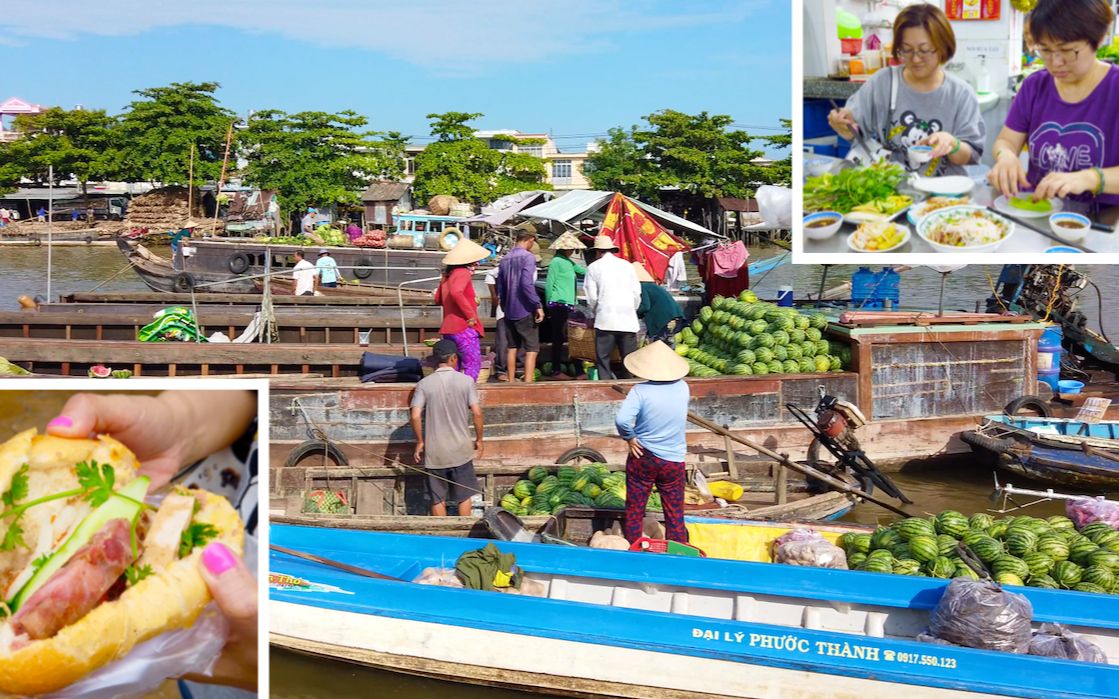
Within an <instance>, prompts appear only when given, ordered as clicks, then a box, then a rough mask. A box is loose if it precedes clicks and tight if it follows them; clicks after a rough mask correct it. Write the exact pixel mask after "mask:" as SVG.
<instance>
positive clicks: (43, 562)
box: [31, 551, 51, 570]
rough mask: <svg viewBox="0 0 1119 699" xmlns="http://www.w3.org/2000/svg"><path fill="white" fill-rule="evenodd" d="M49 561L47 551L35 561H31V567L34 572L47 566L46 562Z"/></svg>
mask: <svg viewBox="0 0 1119 699" xmlns="http://www.w3.org/2000/svg"><path fill="white" fill-rule="evenodd" d="M50 559H51V554H50V551H48V552H46V553H44V554H43V555H42V556H39V557H38V558H36V559H35V560H33V561H31V565H32V566H34V567H35V570H39V569H40V568H42V567H43V566H45V565H46V564H47V561H49V560H50Z"/></svg>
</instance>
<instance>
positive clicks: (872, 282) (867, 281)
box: [851, 267, 882, 308]
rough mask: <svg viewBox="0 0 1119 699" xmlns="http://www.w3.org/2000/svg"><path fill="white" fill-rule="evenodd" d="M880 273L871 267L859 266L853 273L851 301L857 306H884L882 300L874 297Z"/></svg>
mask: <svg viewBox="0 0 1119 699" xmlns="http://www.w3.org/2000/svg"><path fill="white" fill-rule="evenodd" d="M877 282H878V275H877V274H875V273H874V272H871V271H870V267H859V269H858V271H856V272H855V273H854V274H853V275H851V301H852V302H853V303H852V305H853V306H855V307H856V308H882V302H881V301H879V300H878V299H876V298H875V297H874V291H875V287H876V286H877Z"/></svg>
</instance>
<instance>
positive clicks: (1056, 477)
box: [961, 416, 1119, 491]
mask: <svg viewBox="0 0 1119 699" xmlns="http://www.w3.org/2000/svg"><path fill="white" fill-rule="evenodd" d="M1033 422H1045V423H1046V424H1047V425H1048V426H1050V427H1053V428H1054V429H1057V430H1058V432H1057V433H1055V434H1039V433H1037V432H1033V431H1031V430H1029V429H1027V428H1026V425H1028V424H1030V423H1033ZM1079 424H1080V423H1075V422H1072V421H1060V420H1052V419H1048V420H1044V421H1042V420H1038V419H1017V418H1015V419H1007V418H1005V417H1003V416H990V417H988V418H986V419H984V421H983V423H982V424H981V425H980V428H979V429H978V430H974V431H969V432H966V433H964V434H963V435H961V438H962V439H963V441H964V442H966V443H967V444H970V445H971V446H972V447H973V448H975V449H978V450H981V451H984V452H987V453H990V454H992V455H994V456H995V457H996V459H997V464H998V466H999V467H1000V468H1002V469H1004V470H1006V471H1009V472H1011V473H1015V474H1018V475H1021V476H1026V477H1027V478H1030V479H1032V480H1035V481H1039V482H1042V483H1048V484H1053V485H1059V486H1064V487H1070V488H1077V489H1084V490H1099V491H1112V490H1115V489H1117V488H1119V441H1115V440H1112V439H1109V438H1107V437H1105V436H1104V435H1109V434H1112V433H1113V430H1114V429H1115V423H1113V422H1110V421H1108V422H1104V423H1100V424H1098V425H1092V426H1087V427H1086V429H1085V431H1087V432H1089V433H1090V434H1094V435H1099V436H1075V432H1077V431H1078V429H1077V428H1078V425H1079ZM1069 432H1072V433H1073V434H1072V435H1069V434H1068V433H1069Z"/></svg>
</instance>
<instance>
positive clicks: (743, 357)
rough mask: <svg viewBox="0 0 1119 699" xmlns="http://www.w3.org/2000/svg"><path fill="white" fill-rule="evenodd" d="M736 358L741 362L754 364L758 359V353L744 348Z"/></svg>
mask: <svg viewBox="0 0 1119 699" xmlns="http://www.w3.org/2000/svg"><path fill="white" fill-rule="evenodd" d="M735 359H736V360H737V361H738V363H739V364H753V363H754V362H756V361H758V358H757V355H756V354H754V351H753V350H748V349H744V350H742V351H741V352H739V353H738V354H737V355H735Z"/></svg>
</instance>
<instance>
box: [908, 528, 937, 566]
mask: <svg viewBox="0 0 1119 699" xmlns="http://www.w3.org/2000/svg"><path fill="white" fill-rule="evenodd" d="M909 550H910V551H911V552H912V554H913V558H914V560H918V561H921V562H922V563H929V562H931V561H934V560H936V558H937V556H939V555H940V547H939V546H938V545H937V541H936V539H934V538H933V537H931V536H926V535H924V534H918V535H917V536H914V537H912V538H910V539H909Z"/></svg>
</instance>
